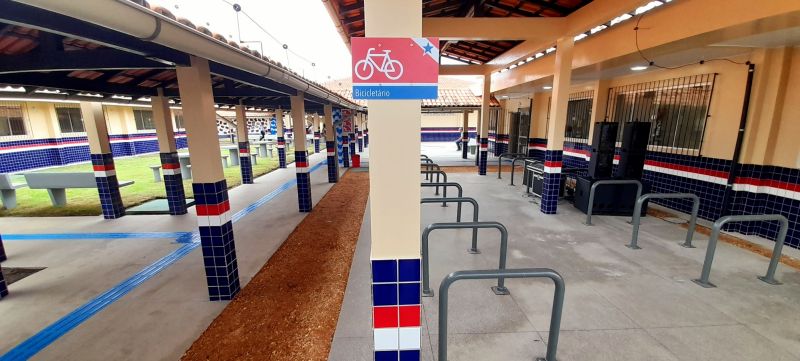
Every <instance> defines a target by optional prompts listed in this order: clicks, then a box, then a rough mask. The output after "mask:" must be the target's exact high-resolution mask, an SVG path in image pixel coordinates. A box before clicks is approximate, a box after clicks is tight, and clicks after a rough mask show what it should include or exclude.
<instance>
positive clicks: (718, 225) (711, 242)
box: [692, 214, 789, 288]
mask: <svg viewBox="0 0 800 361" xmlns="http://www.w3.org/2000/svg"><path fill="white" fill-rule="evenodd" d="M753 221H778V222H781V229H780V231H778V238H776V239H775V247H774V248H773V249H772V258H770V260H769V267H768V268H767V274H766V275H765V276H759V277H758V279H760V280H762V281H764V282H766V283H769V284H771V285H779V284H781V283H780V282H778V281H777V280H776V279H775V271H776V270H777V269H778V262H779V261H780V260H781V251H782V250H783V242H784V241H785V240H786V233H787V232H788V231H789V220H788V219H786V217H784V216H782V215H780V214H752V215H742V216H725V217H722V218H720V219H718V220H717V221H716V222H714V226H713V227H711V237H710V238H709V239H708V248H707V249H706V259H705V261H704V262H703V272H702V273H701V274H700V278H698V279H695V280H692V281H694V283H697V284H698V285H700V286H703V287H705V288H713V287H717V286H715V285H714V284H713V283H711V282H709V281H708V277H709V276H710V275H711V264H712V263H713V262H714V252H716V250H717V242H718V241H719V233H720V230H722V226H724V225H725V224H726V223H730V222H753Z"/></svg>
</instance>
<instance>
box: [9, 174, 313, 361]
mask: <svg viewBox="0 0 800 361" xmlns="http://www.w3.org/2000/svg"><path fill="white" fill-rule="evenodd" d="M323 165H324V162H321V163H317V164H316V165H314V166H313V167H311V169H310V170H309V171H310V172H313V171H315V170H317V169H319V168H320V167H322V166H323ZM295 184H297V180H296V179H292V180H290V181H287V182H286V183H284V184H282V185H281V186H280V187H278V188H277V189H275V190H273V191H272V192H270V193H269V194H267V195H265V196H264V197H261V199H259V200H258V201H256V202H254V203H252V204H250V205H249V206H247V207H246V208H244V209H242V210H241V211H239V212H237V213H236V214H234V215H233V217H231V219H232V221H233V222H234V223H236V222H238V221H240V220H241V219H242V218H244V217H246V216H247V215H249V214H250V213H252V212H254V211H255V210H256V209H258V208H259V207H261V206H263V205H264V204H266V203H267V202H269V201H271V200H273V199H275V198H276V197H278V196H279V195H280V194H281V193H283V192H285V191H287V190H289V189H290V188H291V187H293V186H294V185H295ZM123 234H125V233H103V234H102V235H103V236H108V235H116V236H114V237H106V238H131V237H124V236H122V235H123ZM134 234H136V235H142V236H141V237H133V238H153V237H152V236H153V235H156V234H159V233H134ZM163 234H164V235H166V236H167V238H172V236H173V235H179V236H178V238H176V241H178V239H179V238H181V237H183V238H184V239H185V237H186V232H178V233H163ZM190 234H191V236H192V240H191V241H190V242H189V243H185V244H182V245H181V246H180V247H178V249H176V250H175V251H173V252H172V253H170V254H168V255H166V256H165V257H163V258H161V259H159V260H158V261H156V262H155V263H153V264H151V265H149V266H147V267H145V268H144V269H142V270H141V271H139V272H137V273H136V274H134V275H133V276H131V277H129V278H128V279H126V280H125V281H122V282H121V283H119V284H117V285H116V286H114V287H112V288H110V289H108V290H107V291H105V292H103V293H102V294H100V295H98V296H97V297H95V298H93V299H91V300H89V301H88V302H87V303H85V304H83V305H81V306H80V307H78V308H76V309H75V310H73V311H72V312H70V313H68V314H67V315H65V316H64V317H62V318H60V319H59V320H58V321H56V322H54V323H52V324H50V325H49V326H47V327H45V328H44V329H42V330H41V331H39V332H37V333H36V334H35V335H33V336H31V337H30V338H28V339H27V340H25V341H23V342H22V343H20V344H18V345H17V346H15V347H14V348H12V349H11V350H9V351H8V352H6V353H5V354H4V355H2V356H0V360H2V361H17V360H20V361H21V360H28V359H30V358H31V357H33V356H34V355H36V354H37V353H39V352H40V351H41V350H43V349H44V348H45V347H47V346H49V345H50V344H52V343H53V342H55V341H56V340H58V339H59V338H60V337H61V336H64V335H65V334H67V333H68V332H69V331H71V330H72V329H74V328H76V327H78V326H79V325H80V324H82V323H83V322H85V321H86V320H88V319H89V318H91V317H92V316H94V315H96V314H97V313H99V312H100V311H102V310H104V309H105V308H106V307H108V306H109V305H111V304H112V303H114V302H116V301H117V300H119V299H121V298H122V297H123V296H125V295H127V294H128V293H130V292H131V291H133V290H134V289H135V288H136V287H138V286H140V285H141V284H142V283H144V282H145V281H147V280H149V279H151V278H153V276H155V275H157V274H158V273H159V272H161V271H163V270H165V269H167V268H168V267H169V266H171V265H173V264H174V263H175V262H178V261H179V260H181V259H182V258H183V257H184V256H186V255H187V254H189V253H190V252H191V251H193V250H194V249H195V248H197V247H199V246H200V235H199V234H198V233H190ZM89 235H95V234H81V236H83V237H86V238H91V236H89ZM129 235H130V234H129ZM144 235H147V236H144ZM8 236H13V237H11V238H9V237H8ZM30 236H43V235H6V239H9V240H10V239H12V238H15V237H16V238H20V239H25V238H28V237H30ZM47 236H48V237H53V239H69V238H68V237H63V236H64V235H63V234H61V235H59V234H55V235H47ZM97 238H101V237H97ZM31 239H32V238H31ZM38 239H48V238H41V237H40V238H38ZM178 243H181V242H178Z"/></svg>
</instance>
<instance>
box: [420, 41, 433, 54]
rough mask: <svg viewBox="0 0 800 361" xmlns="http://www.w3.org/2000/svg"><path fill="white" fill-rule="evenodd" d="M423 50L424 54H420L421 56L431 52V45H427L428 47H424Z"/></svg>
mask: <svg viewBox="0 0 800 361" xmlns="http://www.w3.org/2000/svg"><path fill="white" fill-rule="evenodd" d="M423 49H425V52H424V53H422V55H425V54H429V53H430V52H431V50H433V45H431V43H428V45H425V46H424V47H423Z"/></svg>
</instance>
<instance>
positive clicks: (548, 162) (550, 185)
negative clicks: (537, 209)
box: [541, 149, 563, 214]
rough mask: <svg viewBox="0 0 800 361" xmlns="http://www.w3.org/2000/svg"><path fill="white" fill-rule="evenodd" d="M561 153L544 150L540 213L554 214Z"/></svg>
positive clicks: (556, 204)
mask: <svg viewBox="0 0 800 361" xmlns="http://www.w3.org/2000/svg"><path fill="white" fill-rule="evenodd" d="M562 157H563V151H561V150H549V149H548V150H546V151H545V154H544V182H543V185H542V203H541V211H542V213H545V214H556V211H557V210H558V194H559V191H560V190H561V161H562Z"/></svg>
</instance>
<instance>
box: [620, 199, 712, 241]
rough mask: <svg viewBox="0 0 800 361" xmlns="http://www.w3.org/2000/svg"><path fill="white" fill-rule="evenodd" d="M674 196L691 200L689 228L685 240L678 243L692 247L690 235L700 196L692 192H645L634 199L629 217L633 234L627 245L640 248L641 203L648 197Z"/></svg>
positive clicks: (692, 233)
mask: <svg viewBox="0 0 800 361" xmlns="http://www.w3.org/2000/svg"><path fill="white" fill-rule="evenodd" d="M675 198H689V199H691V200H692V216H691V218H689V230H688V231H687V232H686V241H684V242H683V243H681V244H680V245H681V246H683V247H686V248H694V246H693V245H692V237H693V236H694V228H695V225H697V213H698V212H699V211H700V197H698V196H697V195H696V194H694V193H647V194H643V195H642V196H641V197H639V198H638V199H636V205H635V206H634V207H633V216H632V217H631V225H633V235H632V236H631V243H630V244H629V245H627V247H628V248H631V249H641V248H642V247H639V244H638V242H639V224H640V223H641V218H642V205H643V204H644V202H645V201H647V200H648V199H675Z"/></svg>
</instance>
